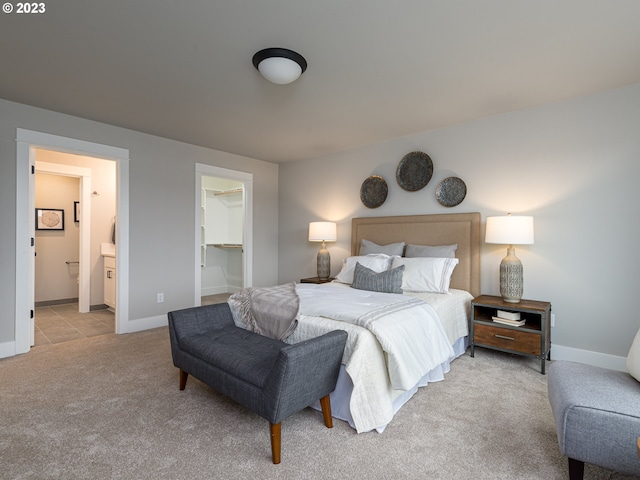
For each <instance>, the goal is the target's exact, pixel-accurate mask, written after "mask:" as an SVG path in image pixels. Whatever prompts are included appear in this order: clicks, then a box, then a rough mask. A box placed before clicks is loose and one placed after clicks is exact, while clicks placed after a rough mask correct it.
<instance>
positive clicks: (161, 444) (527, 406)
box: [0, 328, 631, 480]
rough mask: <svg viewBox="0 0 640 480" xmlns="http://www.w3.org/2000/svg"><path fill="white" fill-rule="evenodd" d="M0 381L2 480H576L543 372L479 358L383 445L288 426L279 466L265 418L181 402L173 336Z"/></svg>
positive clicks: (156, 334) (86, 347)
mask: <svg viewBox="0 0 640 480" xmlns="http://www.w3.org/2000/svg"><path fill="white" fill-rule="evenodd" d="M0 379H1V380H2V394H1V395H0V412H2V413H1V418H2V429H1V430H0V459H1V467H0V478H2V479H159V478H163V479H231V478H242V479H246V478H260V479H272V478H273V479H275V478H278V479H298V478H322V479H342V478H375V479H387V478H388V479H398V478H409V479H423V478H429V479H459V478H474V479H492V480H493V479H509V480H513V479H564V478H568V475H567V467H566V459H565V458H564V457H562V456H561V454H560V452H559V449H558V444H557V439H556V436H555V428H554V425H553V419H552V416H551V409H550V407H549V402H548V399H547V390H546V376H543V375H541V374H540V373H539V371H538V362H537V361H534V360H529V359H523V358H521V357H512V356H510V355H506V354H500V353H497V352H491V351H488V350H484V349H478V350H476V357H475V358H470V357H469V356H468V353H467V354H466V355H464V356H463V357H461V358H459V359H458V360H456V361H455V362H454V363H453V364H452V368H451V372H450V373H449V374H448V375H447V376H446V380H445V381H444V382H439V383H434V384H431V385H429V387H427V388H426V389H422V390H420V392H419V393H418V394H417V395H416V396H415V397H414V398H413V399H411V401H410V402H409V403H408V404H407V405H405V407H404V408H403V409H402V410H401V411H400V412H399V413H398V414H397V415H396V417H395V418H394V420H393V421H392V423H391V424H390V425H389V426H388V427H387V429H386V430H385V432H384V433H382V434H378V433H375V432H370V433H365V434H360V435H358V434H356V433H355V431H354V430H352V429H351V428H350V427H349V426H348V425H347V424H346V423H344V422H342V421H339V420H336V421H335V422H334V428H333V429H327V428H325V427H324V424H323V422H322V415H321V414H320V413H319V412H316V411H315V410H311V409H306V410H304V411H303V412H301V413H299V414H296V415H294V416H293V417H291V418H289V419H287V420H285V421H284V422H283V425H282V463H281V464H280V465H273V464H272V463H271V451H270V444H269V433H268V432H269V429H268V423H267V422H266V420H263V419H262V418H260V417H258V416H256V415H254V414H252V413H250V412H248V411H246V410H244V409H243V408H242V407H240V406H238V405H237V404H235V403H233V402H232V401H230V400H227V399H226V398H224V397H222V396H220V395H218V394H217V393H215V392H213V391H212V390H211V389H209V388H208V387H206V386H205V385H203V384H202V383H200V382H198V381H197V380H195V379H193V378H190V379H189V381H188V383H187V388H186V390H185V391H182V392H181V391H179V389H178V372H177V370H176V369H175V368H174V367H173V365H172V362H171V352H170V348H169V339H168V332H167V329H166V328H160V329H155V330H151V331H146V332H140V333H135V334H128V335H114V334H109V335H103V336H99V337H93V338H89V339H84V340H77V341H72V342H67V343H62V344H55V345H43V346H39V347H35V348H34V349H32V351H31V352H30V353H27V354H24V355H20V356H17V357H12V358H8V359H3V360H0ZM585 470H586V471H585V479H587V480H596V479H598V480H599V479H607V478H615V479H628V478H631V477H625V476H623V475H619V474H615V473H613V472H609V471H606V470H602V469H599V468H596V467H592V466H590V465H587V467H586V469H585Z"/></svg>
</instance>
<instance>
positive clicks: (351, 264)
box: [335, 253, 391, 285]
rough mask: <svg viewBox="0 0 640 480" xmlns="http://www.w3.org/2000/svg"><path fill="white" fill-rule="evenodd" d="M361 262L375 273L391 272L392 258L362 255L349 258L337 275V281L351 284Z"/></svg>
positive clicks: (380, 254)
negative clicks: (356, 268)
mask: <svg viewBox="0 0 640 480" xmlns="http://www.w3.org/2000/svg"><path fill="white" fill-rule="evenodd" d="M358 262H360V264H361V265H363V266H365V267H367V268H370V269H371V270H373V271H374V272H384V271H385V270H389V267H390V266H391V257H390V256H389V255H385V254H383V253H379V254H375V255H361V256H358V257H347V258H345V260H344V262H343V263H342V270H340V273H338V275H336V278H335V280H336V281H337V282H340V283H347V284H349V285H350V284H351V283H352V282H353V272H354V269H355V267H356V263H358Z"/></svg>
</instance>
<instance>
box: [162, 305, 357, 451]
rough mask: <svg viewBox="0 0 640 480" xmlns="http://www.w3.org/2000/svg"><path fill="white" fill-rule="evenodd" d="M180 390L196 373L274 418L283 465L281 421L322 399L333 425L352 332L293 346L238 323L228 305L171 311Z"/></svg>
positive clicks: (273, 446) (275, 443)
mask: <svg viewBox="0 0 640 480" xmlns="http://www.w3.org/2000/svg"><path fill="white" fill-rule="evenodd" d="M168 317H169V335H170V340H171V353H172V356H173V364H174V365H175V366H176V367H178V368H179V369H180V390H184V388H185V386H186V382H187V378H188V375H192V376H194V377H196V378H197V379H199V380H201V381H202V382H204V383H206V384H207V385H209V386H210V387H211V388H213V389H214V390H216V391H218V392H220V393H222V394H224V395H226V396H228V397H230V398H231V399H233V400H235V401H236V402H238V403H239V404H241V405H243V406H244V407H246V408H248V409H249V410H251V411H253V412H255V413H257V414H258V415H260V416H261V417H263V418H265V419H266V420H268V421H269V426H270V436H271V454H272V460H273V463H280V445H281V422H282V420H284V419H285V418H287V417H289V416H290V415H293V414H294V413H296V412H298V411H300V410H302V409H303V408H305V407H307V406H309V405H311V404H312V403H314V402H315V401H317V400H318V399H320V404H321V407H322V412H323V416H324V421H325V425H326V426H327V427H328V428H331V427H332V426H333V423H332V418H331V403H330V400H329V394H330V393H331V392H332V391H333V390H334V389H335V386H336V381H337V378H338V372H339V370H340V363H341V361H342V354H343V351H344V347H345V343H346V340H347V333H346V332H345V331H342V330H336V331H333V332H329V333H327V334H325V335H322V336H320V337H317V338H314V339H311V340H308V341H304V342H300V343H297V344H295V345H288V344H286V343H284V342H281V341H278V340H274V339H271V338H268V337H264V336H262V335H257V334H255V333H252V332H249V331H247V330H244V329H242V328H238V327H236V326H235V324H234V322H233V317H232V315H231V310H230V309H229V305H228V304H226V303H222V304H217V305H208V306H203V307H195V308H189V309H185V310H179V311H174V312H169V314H168Z"/></svg>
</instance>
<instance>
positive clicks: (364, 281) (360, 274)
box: [351, 263, 404, 293]
mask: <svg viewBox="0 0 640 480" xmlns="http://www.w3.org/2000/svg"><path fill="white" fill-rule="evenodd" d="M403 272H404V265H401V266H400V267H398V268H392V269H391V270H387V271H385V272H374V271H373V270H371V269H370V268H367V267H363V266H362V265H361V264H360V263H356V267H355V272H354V274H353V283H352V284H351V287H352V288H357V289H358V290H369V291H370V292H382V293H402V273H403Z"/></svg>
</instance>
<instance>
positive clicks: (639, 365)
mask: <svg viewBox="0 0 640 480" xmlns="http://www.w3.org/2000/svg"><path fill="white" fill-rule="evenodd" d="M627 370H628V371H629V373H630V374H631V376H632V377H633V378H635V379H636V380H638V381H639V382H640V330H638V333H636V337H635V338H634V339H633V343H632V344H631V348H630V349H629V355H627Z"/></svg>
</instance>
